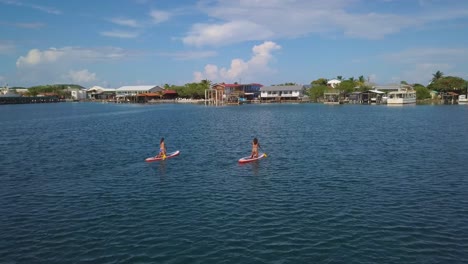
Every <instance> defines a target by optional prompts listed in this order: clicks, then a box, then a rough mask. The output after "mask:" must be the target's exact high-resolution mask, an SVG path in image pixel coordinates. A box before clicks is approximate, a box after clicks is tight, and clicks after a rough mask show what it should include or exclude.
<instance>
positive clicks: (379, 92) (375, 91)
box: [368, 90, 385, 94]
mask: <svg viewBox="0 0 468 264" xmlns="http://www.w3.org/2000/svg"><path fill="white" fill-rule="evenodd" d="M368 92H371V93H376V94H384V93H385V92H382V91H377V90H369V91H368Z"/></svg>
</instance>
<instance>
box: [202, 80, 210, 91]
mask: <svg viewBox="0 0 468 264" xmlns="http://www.w3.org/2000/svg"><path fill="white" fill-rule="evenodd" d="M200 83H201V84H202V85H203V86H204V87H205V89H209V88H210V85H211V81H209V80H208V79H205V80H202V81H201V82H200Z"/></svg>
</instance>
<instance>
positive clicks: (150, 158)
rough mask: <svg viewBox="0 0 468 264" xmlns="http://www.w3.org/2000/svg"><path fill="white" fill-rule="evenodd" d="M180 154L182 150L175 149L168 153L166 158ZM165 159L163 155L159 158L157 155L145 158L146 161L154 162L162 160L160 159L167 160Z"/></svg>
mask: <svg viewBox="0 0 468 264" xmlns="http://www.w3.org/2000/svg"><path fill="white" fill-rule="evenodd" d="M179 154H180V151H179V150H176V151H174V152H171V153H168V154H167V155H166V158H165V159H170V158H173V157H176V156H179ZM165 159H163V158H162V157H159V158H157V157H156V156H155V157H149V158H147V159H145V161H146V162H153V161H160V160H165Z"/></svg>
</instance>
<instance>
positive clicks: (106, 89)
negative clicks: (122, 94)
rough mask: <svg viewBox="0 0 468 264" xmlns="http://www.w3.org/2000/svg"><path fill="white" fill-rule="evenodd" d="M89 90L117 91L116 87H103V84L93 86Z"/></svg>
mask: <svg viewBox="0 0 468 264" xmlns="http://www.w3.org/2000/svg"><path fill="white" fill-rule="evenodd" d="M86 91H87V92H115V89H114V88H103V87H101V86H93V87H91V88H89V89H87V90H86Z"/></svg>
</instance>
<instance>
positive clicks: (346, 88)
mask: <svg viewBox="0 0 468 264" xmlns="http://www.w3.org/2000/svg"><path fill="white" fill-rule="evenodd" d="M356 86H357V84H356V82H355V81H354V80H345V81H342V82H341V83H340V84H338V86H337V87H336V89H338V90H340V91H341V92H343V93H352V92H354V90H355V88H356Z"/></svg>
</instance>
